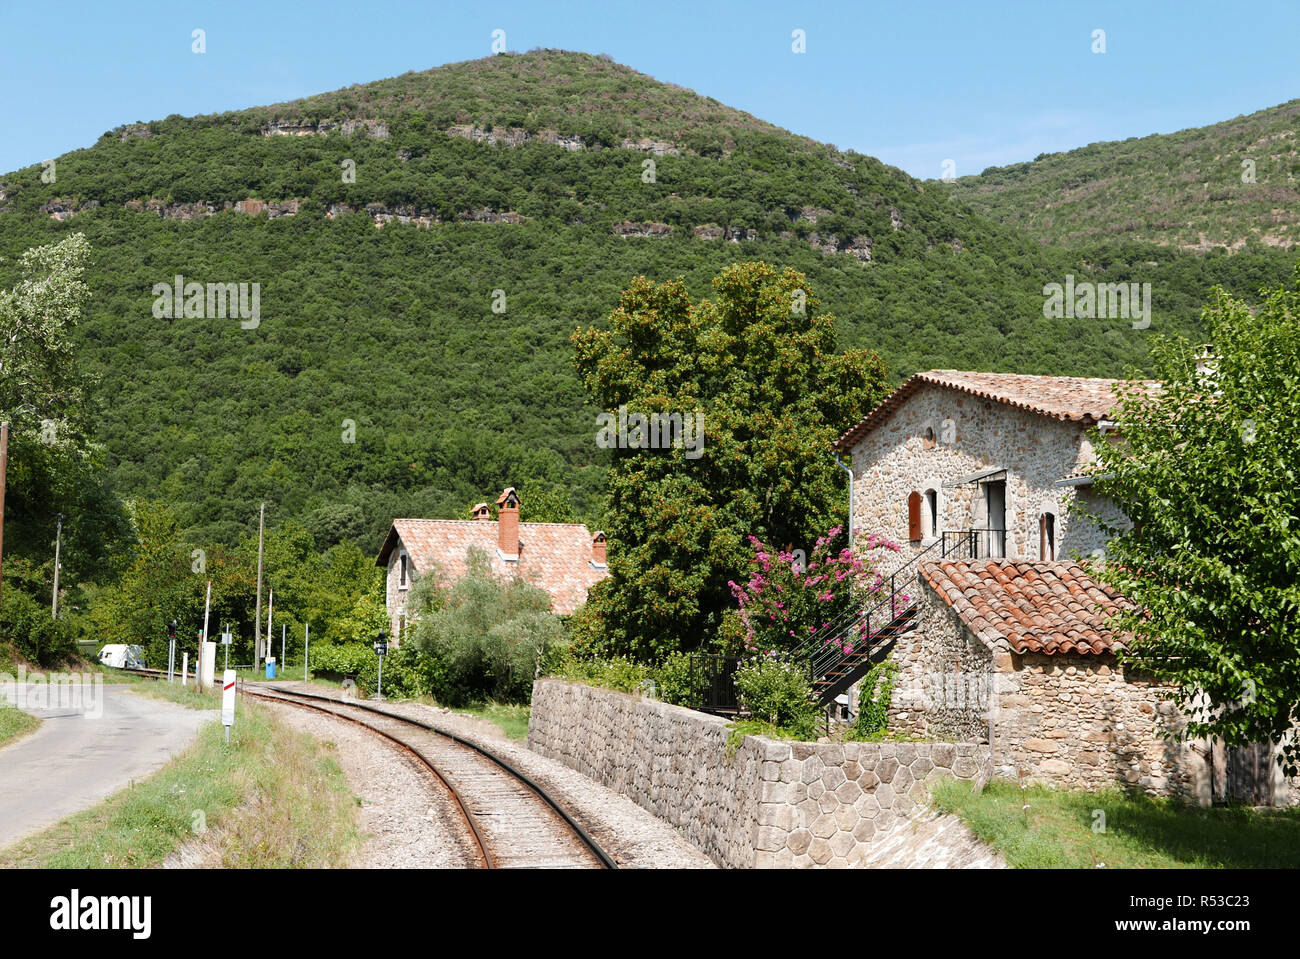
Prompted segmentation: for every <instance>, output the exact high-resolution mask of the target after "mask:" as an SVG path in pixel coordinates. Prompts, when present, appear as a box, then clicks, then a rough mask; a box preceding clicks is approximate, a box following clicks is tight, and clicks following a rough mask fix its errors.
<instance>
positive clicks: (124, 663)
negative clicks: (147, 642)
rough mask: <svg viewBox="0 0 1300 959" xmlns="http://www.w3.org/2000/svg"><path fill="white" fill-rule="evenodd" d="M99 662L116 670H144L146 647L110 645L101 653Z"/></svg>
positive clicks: (121, 644) (120, 644) (122, 644)
mask: <svg viewBox="0 0 1300 959" xmlns="http://www.w3.org/2000/svg"><path fill="white" fill-rule="evenodd" d="M99 661H100V663H101V664H102V665H104V666H111V667H113V668H114V669H144V668H145V664H144V647H143V646H128V645H126V644H124V643H110V644H109V645H107V646H105V647H104V648H103V649H101V650H100V651H99Z"/></svg>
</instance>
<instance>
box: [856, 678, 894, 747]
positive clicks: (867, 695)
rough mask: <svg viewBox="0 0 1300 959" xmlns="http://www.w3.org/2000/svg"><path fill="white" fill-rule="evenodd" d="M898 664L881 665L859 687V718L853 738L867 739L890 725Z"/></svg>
mask: <svg viewBox="0 0 1300 959" xmlns="http://www.w3.org/2000/svg"><path fill="white" fill-rule="evenodd" d="M897 675H898V664H897V663H893V662H883V663H879V664H878V665H876V666H875V667H873V668H872V670H871V672H869V673H867V675H866V677H864V678H863V680H862V685H861V686H859V687H858V718H857V721H856V722H855V723H854V724H853V738H854V739H867V738H869V737H871V736H873V735H876V734H878V733H880V732H882V731H883V730H884V729H885V728H886V727H887V726H888V725H889V704H890V702H891V701H892V700H893V698H894V680H895V678H896V677H897Z"/></svg>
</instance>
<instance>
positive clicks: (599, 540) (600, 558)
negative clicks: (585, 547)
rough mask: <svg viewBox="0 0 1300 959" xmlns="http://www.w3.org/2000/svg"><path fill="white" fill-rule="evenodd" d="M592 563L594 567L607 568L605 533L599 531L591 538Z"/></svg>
mask: <svg viewBox="0 0 1300 959" xmlns="http://www.w3.org/2000/svg"><path fill="white" fill-rule="evenodd" d="M591 563H592V565H593V566H605V565H607V564H606V562H605V533H604V531H603V530H597V531H596V535H595V536H593V537H592V538H591Z"/></svg>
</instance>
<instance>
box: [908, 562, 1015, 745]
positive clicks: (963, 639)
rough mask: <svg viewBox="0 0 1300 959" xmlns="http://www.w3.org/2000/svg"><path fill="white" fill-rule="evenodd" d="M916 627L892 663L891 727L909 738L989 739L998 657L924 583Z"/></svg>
mask: <svg viewBox="0 0 1300 959" xmlns="http://www.w3.org/2000/svg"><path fill="white" fill-rule="evenodd" d="M920 589H921V604H920V615H919V618H918V620H917V625H916V629H915V631H913V632H910V633H905V634H904V635H902V636H900V637H899V638H898V640H897V642H896V643H895V645H894V648H893V649H892V650H890V653H889V660H890V661H891V662H893V663H894V664H895V665H896V666H897V667H898V675H897V677H896V679H895V682H894V695H893V698H892V699H891V701H890V706H889V728H890V729H892V730H894V731H896V732H899V733H903V734H906V735H910V736H919V737H927V738H939V739H954V740H959V741H962V742H974V743H987V742H988V741H989V694H990V680H991V679H992V676H993V655H992V653H991V652H990V651H989V650H988V649H987V648H986V647H985V646H984V645H983V644H982V643H979V642H975V641H973V637H971V636H969V634H968V632H967V630H965V629H964V627H963V626H962V623H961V620H960V619H959V618H958V616H957V613H956V612H955V611H954V610H953V608H952V607H951V606H949V605H948V604H947V603H944V602H942V601H940V600H938V599H937V598H935V597H934V596H933V593H932V591H931V590H930V588H929V586H927V585H924V584H922V585H921V586H920Z"/></svg>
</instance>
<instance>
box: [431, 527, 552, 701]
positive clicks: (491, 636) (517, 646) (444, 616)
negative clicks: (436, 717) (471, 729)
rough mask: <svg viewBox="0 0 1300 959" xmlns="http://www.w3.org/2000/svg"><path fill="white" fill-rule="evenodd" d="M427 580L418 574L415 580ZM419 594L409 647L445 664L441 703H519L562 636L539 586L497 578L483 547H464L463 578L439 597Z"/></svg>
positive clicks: (525, 696) (523, 699) (432, 588)
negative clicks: (488, 700) (466, 549)
mask: <svg viewBox="0 0 1300 959" xmlns="http://www.w3.org/2000/svg"><path fill="white" fill-rule="evenodd" d="M435 577H436V574H433V573H426V574H425V576H424V577H422V578H421V580H420V583H421V584H423V583H425V582H426V581H428V582H429V583H433V582H434V580H435ZM417 588H418V584H417ZM421 596H422V598H421V599H420V601H419V603H418V604H417V606H418V608H419V609H420V610H421V616H420V619H419V620H418V621H417V622H416V623H415V625H414V627H413V633H412V639H411V645H412V647H413V648H414V649H415V650H416V651H417V653H418V654H419V655H420V656H422V657H424V658H425V659H426V660H429V661H434V662H438V663H441V664H445V667H446V682H447V683H448V688H447V689H446V690H443V691H442V695H443V696H444V697H446V699H447V700H448V701H449V702H452V703H453V704H458V703H463V702H475V701H481V700H482V699H483V698H484V697H491V698H493V699H497V700H504V701H510V702H522V701H525V700H527V698H528V694H529V693H528V691H529V689H530V688H531V685H532V681H533V678H534V675H535V674H536V672H537V667H538V663H539V662H540V661H541V659H542V657H543V656H545V654H546V651H547V649H548V648H549V647H550V646H552V645H554V644H556V643H558V642H559V640H560V638H561V637H562V636H563V630H562V628H561V627H560V621H559V620H558V619H557V618H556V617H555V616H553V615H551V612H550V608H551V597H550V595H549V594H548V593H547V592H546V591H545V590H542V589H538V588H537V587H536V586H533V585H531V584H530V583H527V582H525V581H523V580H522V579H510V580H501V579H498V578H497V577H496V576H495V575H494V574H493V572H492V566H491V562H490V561H489V559H488V554H487V552H486V551H485V550H483V549H481V548H479V547H477V546H472V547H470V549H469V552H468V554H467V556H466V572H465V575H464V576H462V577H461V578H460V579H458V580H457V581H456V582H455V583H453V584H452V585H451V586H450V587H449V588H447V589H446V591H445V593H443V594H440V593H439V592H438V590H437V588H436V587H434V586H429V587H426V588H425V590H424V591H422V594H421Z"/></svg>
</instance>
